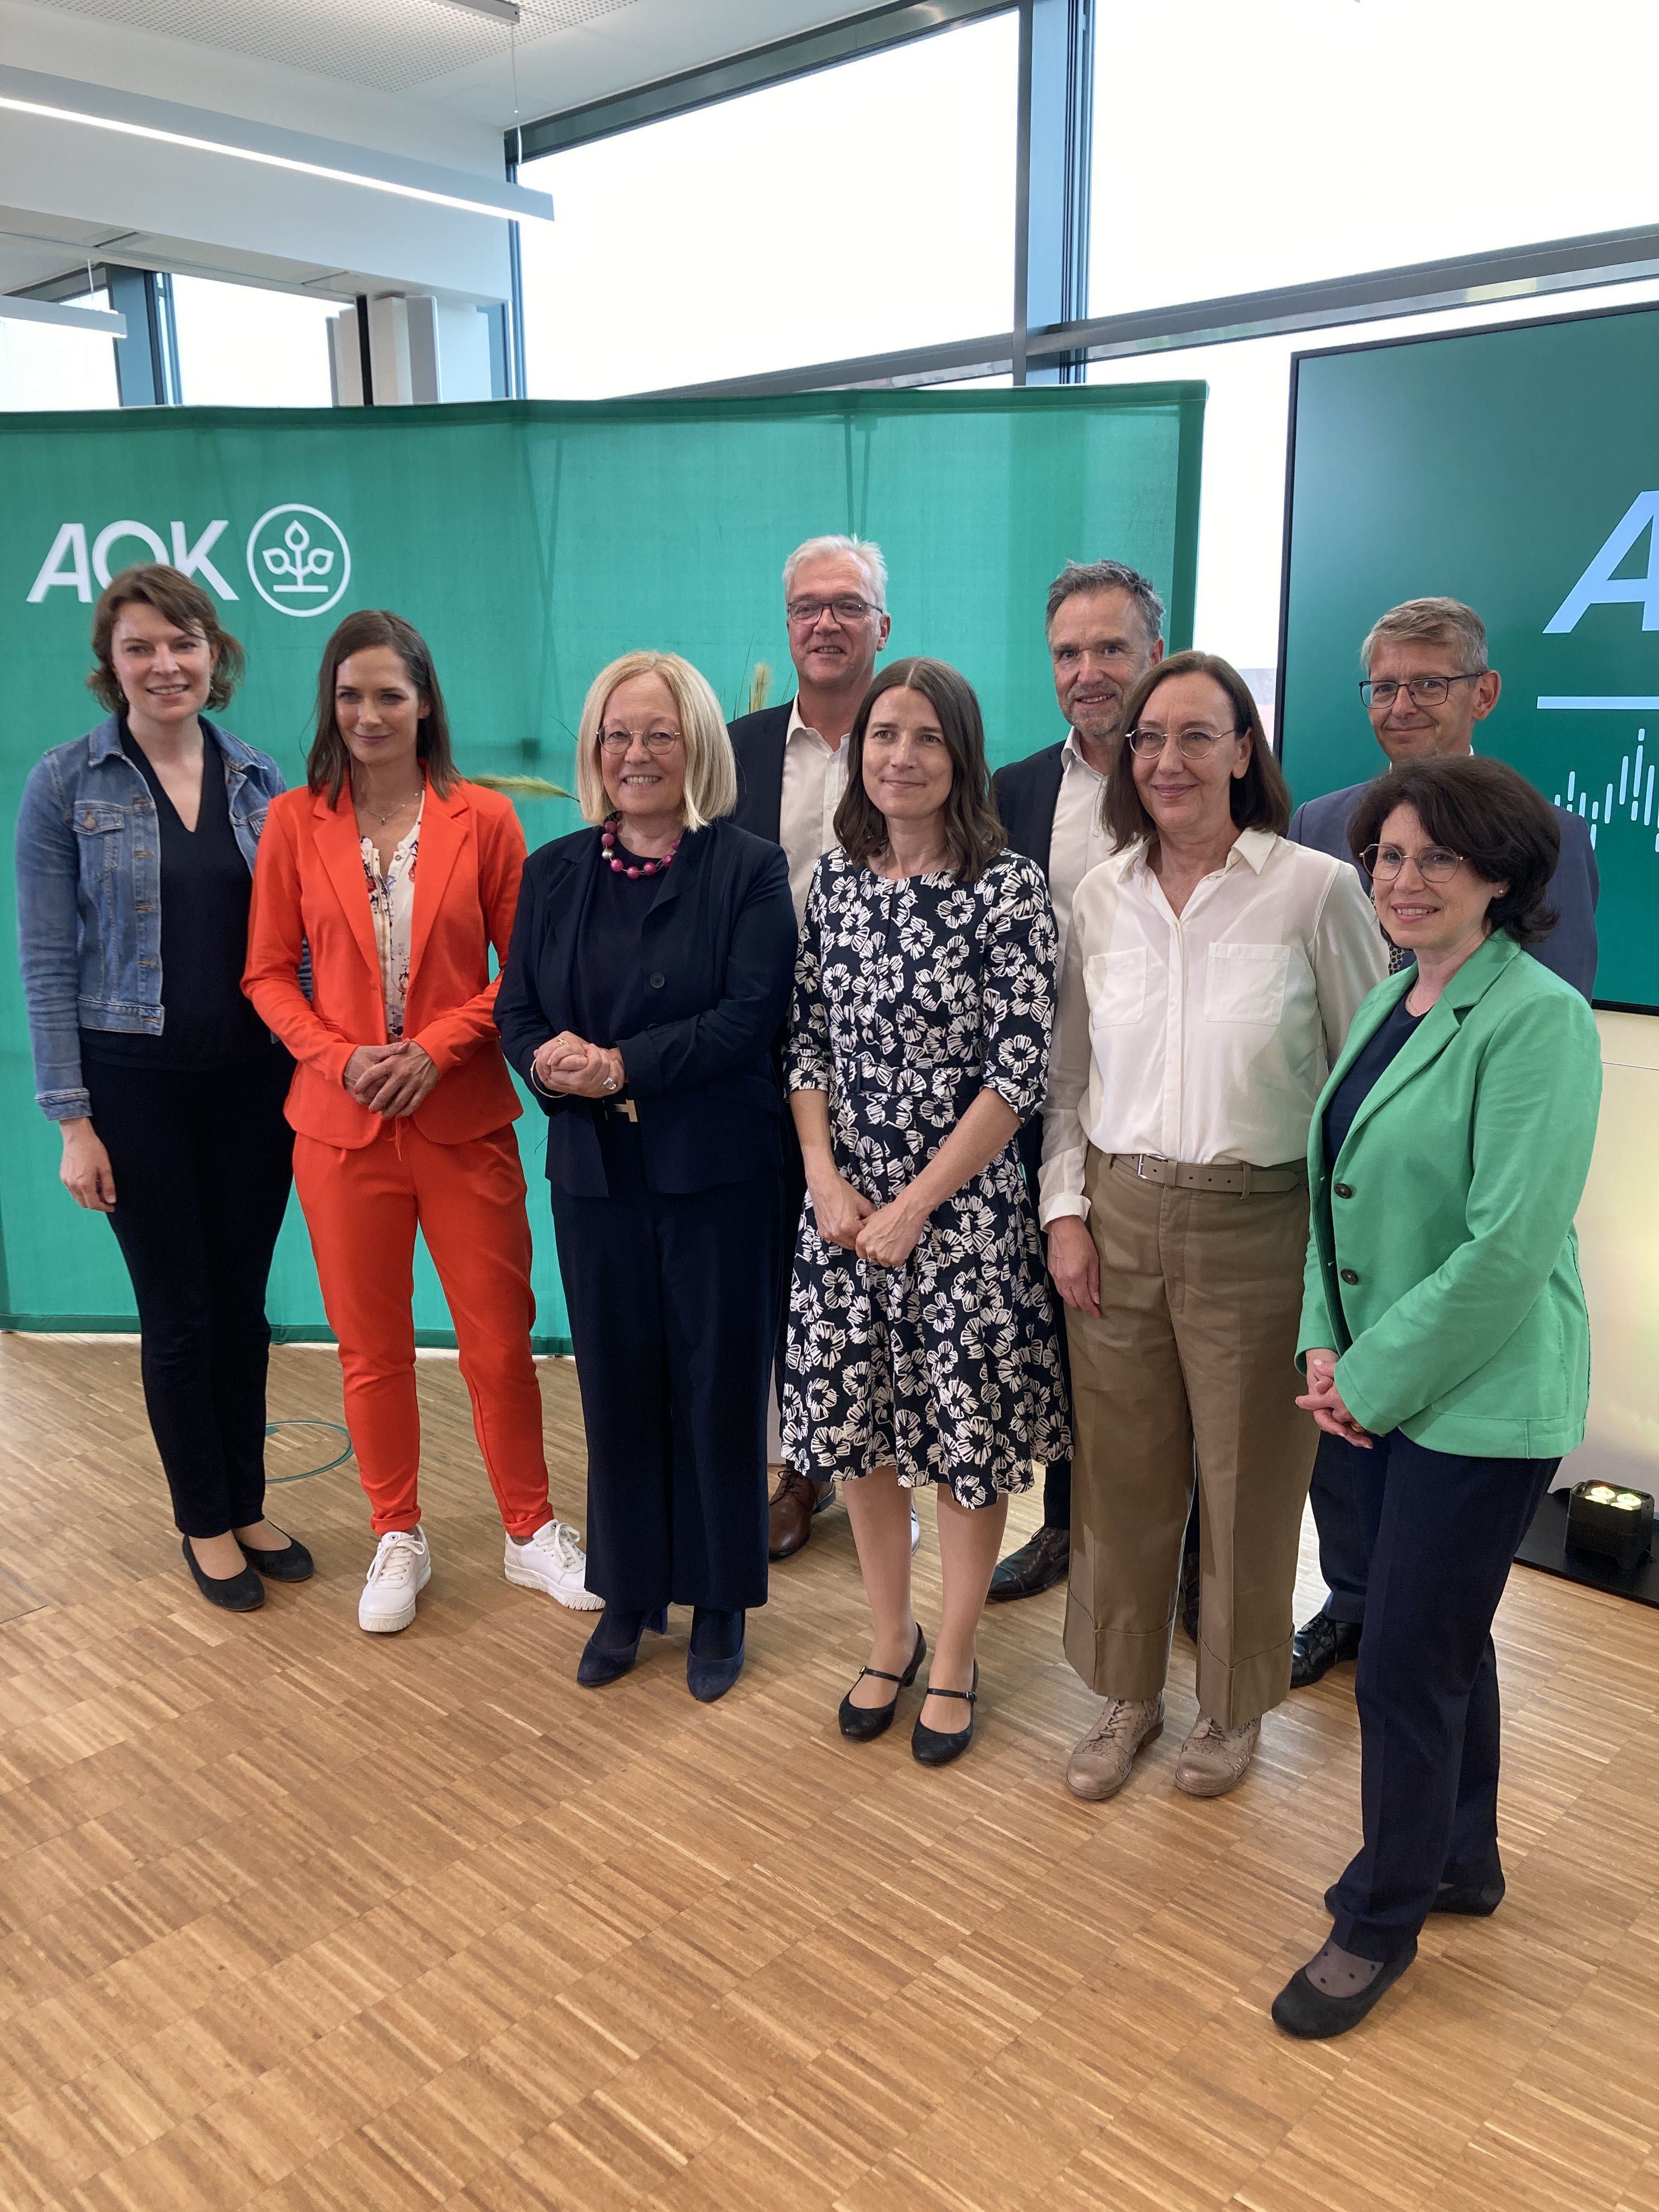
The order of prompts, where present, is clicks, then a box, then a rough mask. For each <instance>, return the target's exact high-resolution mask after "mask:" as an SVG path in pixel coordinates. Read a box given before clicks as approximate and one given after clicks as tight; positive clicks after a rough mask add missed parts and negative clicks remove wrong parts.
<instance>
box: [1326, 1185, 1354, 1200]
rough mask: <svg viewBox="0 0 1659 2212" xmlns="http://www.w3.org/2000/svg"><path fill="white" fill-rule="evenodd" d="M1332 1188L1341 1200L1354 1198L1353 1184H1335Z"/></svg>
mask: <svg viewBox="0 0 1659 2212" xmlns="http://www.w3.org/2000/svg"><path fill="white" fill-rule="evenodd" d="M1331 1188H1332V1189H1333V1190H1334V1192H1335V1193H1336V1194H1337V1196H1338V1197H1339V1198H1352V1196H1353V1185H1352V1183H1351V1182H1334V1183H1333V1184H1332V1185H1331Z"/></svg>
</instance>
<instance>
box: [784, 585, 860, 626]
mask: <svg viewBox="0 0 1659 2212" xmlns="http://www.w3.org/2000/svg"><path fill="white" fill-rule="evenodd" d="M826 611H827V612H828V613H829V614H832V615H834V617H835V618H836V621H837V622H838V623H855V622H862V621H863V619H864V617H865V616H866V615H872V614H874V613H876V612H877V611H878V610H877V608H876V607H875V606H874V605H873V604H872V602H871V601H870V600H869V599H854V598H853V597H852V596H851V595H850V594H848V596H847V597H845V598H842V599H791V600H790V602H789V604H788V605H787V607H785V609H784V613H785V614H786V615H787V617H789V620H790V621H791V622H792V623H795V624H796V625H797V626H798V627H799V628H801V629H812V628H813V627H814V625H815V624H817V623H820V622H822V621H823V617H824V615H825V613H826Z"/></svg>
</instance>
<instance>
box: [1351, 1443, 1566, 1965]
mask: <svg viewBox="0 0 1659 2212" xmlns="http://www.w3.org/2000/svg"><path fill="white" fill-rule="evenodd" d="M1352 1458H1353V1460H1354V1462H1355V1467H1354V1498H1355V1503H1356V1505H1357V1507H1358V1516H1359V1525H1360V1530H1361V1534H1362V1535H1363V1536H1364V1542H1365V1548H1366V1553H1367V1559H1368V1563H1369V1565H1370V1603H1369V1606H1368V1608H1367V1611H1366V1614H1365V1627H1364V1634H1363V1635H1362V1636H1361V1638H1360V1640H1359V1665H1358V1679H1357V1680H1356V1682H1355V1686H1354V1694H1355V1699H1356V1701H1357V1702H1358V1707H1359V1797H1360V1809H1361V1813H1362V1815H1363V1818H1364V1834H1365V1840H1364V1844H1363V1845H1362V1847H1361V1849H1360V1850H1359V1852H1358V1857H1355V1858H1354V1859H1353V1860H1352V1862H1351V1863H1350V1864H1349V1866H1348V1868H1347V1870H1346V1873H1345V1874H1344V1875H1343V1876H1342V1880H1341V1881H1340V1884H1339V1886H1338V1893H1337V1899H1336V1904H1337V1911H1336V1925H1335V1930H1334V1933H1335V1936H1336V1940H1337V1942H1339V1943H1340V1945H1341V1946H1342V1947H1343V1948H1344V1949H1345V1950H1348V1951H1353V1952H1355V1953H1357V1954H1358V1956H1359V1957H1360V1958H1362V1959H1383V1960H1388V1959H1391V1958H1393V1957H1394V1956H1395V1954H1396V1953H1398V1952H1400V1951H1402V1950H1404V1949H1405V1948H1406V1946H1407V1944H1408V1943H1409V1942H1411V1940H1412V1939H1413V1936H1415V1935H1416V1934H1417V1931H1418V1929H1419V1928H1420V1927H1421V1926H1422V1925H1423V1922H1424V1920H1425V1917H1427V1914H1428V1911H1429V1907H1430V1905H1431V1904H1432V1903H1433V1902H1434V1893H1435V1891H1436V1889H1437V1887H1438V1886H1439V1884H1440V1883H1441V1882H1443V1881H1448V1880H1454V1881H1459V1882H1463V1881H1468V1882H1470V1883H1475V1882H1479V1881H1481V1880H1482V1879H1483V1878H1486V1877H1489V1876H1490V1875H1492V1874H1493V1873H1495V1872H1496V1871H1497V1868H1498V1752H1499V1740H1500V1729H1499V1720H1498V1662H1497V1659H1496V1657H1495V1656H1494V1654H1493V1651H1492V1615H1493V1614H1494V1613H1496V1612H1497V1610H1498V1599H1499V1598H1500V1597H1502V1595H1504V1583H1505V1582H1506V1581H1507V1580H1508V1579H1509V1571H1510V1561H1511V1560H1512V1559H1513V1558H1514V1556H1515V1547H1516V1545H1517V1544H1518V1543H1519V1542H1520V1541H1521V1539H1522V1536H1523V1535H1524V1534H1526V1532H1527V1529H1528V1526H1529V1525H1530V1523H1531V1521H1532V1516H1533V1515H1534V1513H1535V1512H1536V1511H1537V1510H1538V1504H1539V1500H1540V1499H1541V1498H1542V1497H1543V1494H1544V1492H1545V1491H1546V1490H1547V1489H1548V1487H1549V1485H1550V1482H1551V1480H1552V1478H1553V1475H1554V1474H1555V1470H1556V1468H1558V1467H1559V1465H1560V1463H1561V1462H1560V1461H1559V1459H1474V1458H1469V1457H1466V1456H1465V1455H1463V1454H1462V1453H1461V1452H1439V1451H1431V1450H1429V1449H1427V1448H1426V1447H1425V1445H1422V1444H1414V1443H1412V1442H1411V1440H1410V1438H1409V1437H1406V1436H1404V1435H1402V1434H1401V1431H1399V1430H1398V1429H1395V1430H1392V1431H1390V1432H1389V1434H1388V1435H1387V1436H1384V1437H1378V1438H1377V1439H1376V1443H1375V1444H1374V1445H1373V1446H1372V1447H1371V1449H1370V1451H1363V1450H1358V1449H1356V1450H1355V1451H1354V1452H1353V1454H1352Z"/></svg>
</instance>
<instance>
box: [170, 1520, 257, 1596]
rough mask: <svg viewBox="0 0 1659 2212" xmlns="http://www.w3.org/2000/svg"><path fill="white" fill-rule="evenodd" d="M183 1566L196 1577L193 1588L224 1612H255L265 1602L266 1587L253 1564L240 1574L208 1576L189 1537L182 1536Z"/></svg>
mask: <svg viewBox="0 0 1659 2212" xmlns="http://www.w3.org/2000/svg"><path fill="white" fill-rule="evenodd" d="M184 1547H185V1565H186V1566H187V1567H188V1568H189V1569H190V1571H191V1574H192V1575H193V1576H194V1577H196V1587H197V1589H198V1590H200V1591H201V1593H202V1595H203V1596H204V1598H205V1599H206V1600H207V1601H208V1603H209V1604H210V1605H216V1606H222V1607H223V1608H224V1610H225V1611H226V1612H227V1613H257V1612H258V1610H259V1607H261V1606H262V1605H263V1604H264V1601H265V1586H264V1583H262V1582H261V1581H260V1579H259V1577H258V1575H256V1574H255V1573H254V1571H253V1570H252V1567H244V1568H243V1570H242V1571H241V1573H240V1575H228V1576H227V1575H208V1574H204V1573H203V1571H202V1564H201V1561H200V1560H199V1559H197V1556H196V1554H195V1553H194V1552H192V1551H191V1548H190V1539H189V1537H188V1536H186V1537H185V1539H184Z"/></svg>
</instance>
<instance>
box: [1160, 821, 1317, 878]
mask: <svg viewBox="0 0 1659 2212" xmlns="http://www.w3.org/2000/svg"><path fill="white" fill-rule="evenodd" d="M1278 843H1279V838H1278V837H1277V836H1275V835H1274V833H1273V831H1272V830H1271V829H1241V830H1240V831H1239V833H1238V835H1237V837H1236V838H1235V839H1234V841H1233V843H1232V846H1231V849H1230V850H1229V852H1228V854H1227V857H1226V859H1225V860H1224V861H1223V862H1222V864H1221V866H1220V868H1219V870H1218V873H1219V874H1222V875H1225V873H1226V872H1227V871H1228V869H1229V868H1232V867H1237V866H1241V865H1242V866H1245V867H1248V868H1251V869H1253V870H1254V871H1255V873H1256V874H1257V875H1258V876H1259V875H1260V874H1261V871H1262V870H1263V869H1264V868H1265V867H1266V866H1267V863H1268V861H1269V860H1271V859H1272V858H1273V848H1274V847H1275V846H1276V845H1277V844H1278ZM1151 854H1152V840H1151V838H1150V837H1141V838H1138V839H1137V840H1136V842H1135V844H1134V847H1133V849H1132V851H1131V852H1130V854H1129V857H1128V862H1127V870H1126V872H1127V873H1129V874H1131V875H1133V874H1140V875H1143V876H1144V875H1150V873H1151V872H1152V867H1151Z"/></svg>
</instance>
